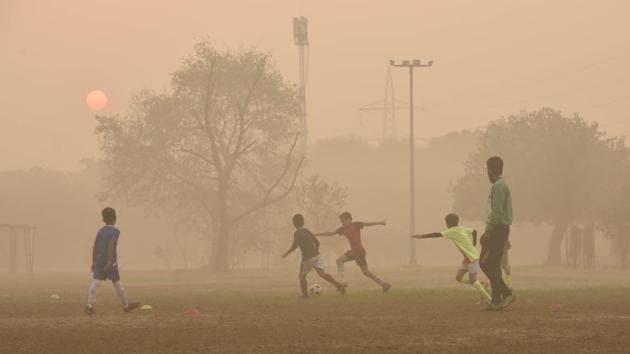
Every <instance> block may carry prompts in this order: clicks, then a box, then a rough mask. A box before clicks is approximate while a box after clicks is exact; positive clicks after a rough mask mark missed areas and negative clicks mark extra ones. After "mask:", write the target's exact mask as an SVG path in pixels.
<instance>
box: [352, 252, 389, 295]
mask: <svg viewBox="0 0 630 354" xmlns="http://www.w3.org/2000/svg"><path fill="white" fill-rule="evenodd" d="M354 261H355V262H357V265H358V266H359V268H361V272H363V275H365V276H366V277H368V278H370V279H372V280H374V281H375V282H376V284H378V285H380V286H382V287H383V292H384V293H386V292H388V291H389V289H391V287H392V286H391V285H390V284H389V283H387V282H384V281H382V280H381V279H379V278H378V277H377V276H376V274H374V273H372V272H371V271H370V270H369V269H368V265H367V257H366V253H365V251H363V252H360V253H358V254H357V255H355V259H354Z"/></svg>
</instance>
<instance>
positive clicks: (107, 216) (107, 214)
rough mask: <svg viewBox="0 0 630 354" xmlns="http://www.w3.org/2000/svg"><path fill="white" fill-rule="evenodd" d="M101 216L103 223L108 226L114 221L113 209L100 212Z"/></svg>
mask: <svg viewBox="0 0 630 354" xmlns="http://www.w3.org/2000/svg"><path fill="white" fill-rule="evenodd" d="M101 216H103V221H104V222H106V223H108V224H110V223H113V222H114V221H116V210H114V208H110V207H107V208H105V209H103V210H101Z"/></svg>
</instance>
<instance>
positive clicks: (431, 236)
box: [411, 232, 442, 238]
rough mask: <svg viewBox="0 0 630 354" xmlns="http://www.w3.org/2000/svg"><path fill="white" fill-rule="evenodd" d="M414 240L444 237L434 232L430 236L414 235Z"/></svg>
mask: <svg viewBox="0 0 630 354" xmlns="http://www.w3.org/2000/svg"><path fill="white" fill-rule="evenodd" d="M411 237H412V238H437V237H442V234H441V233H439V232H432V233H430V234H418V235H412V236H411Z"/></svg>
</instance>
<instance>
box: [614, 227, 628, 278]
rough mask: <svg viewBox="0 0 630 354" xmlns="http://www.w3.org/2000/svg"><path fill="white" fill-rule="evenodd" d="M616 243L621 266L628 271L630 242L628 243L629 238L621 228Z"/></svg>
mask: <svg viewBox="0 0 630 354" xmlns="http://www.w3.org/2000/svg"><path fill="white" fill-rule="evenodd" d="M616 241H617V252H619V253H618V257H619V266H621V268H622V269H628V252H629V251H630V249H629V247H628V246H629V243H630V242H628V236H626V233H625V232H624V230H623V229H621V228H619V231H618V232H617V240H616Z"/></svg>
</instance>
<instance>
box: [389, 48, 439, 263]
mask: <svg viewBox="0 0 630 354" xmlns="http://www.w3.org/2000/svg"><path fill="white" fill-rule="evenodd" d="M389 65H391V66H394V67H403V68H409V235H413V234H415V233H416V182H415V178H416V176H415V175H416V171H415V170H416V163H415V143H414V134H413V133H414V121H413V69H414V68H428V67H431V66H432V65H433V60H431V61H429V62H428V63H426V64H423V63H421V62H420V60H418V59H414V60H413V61H410V60H403V61H402V63H399V64H397V63H396V62H395V61H394V60H390V61H389ZM409 264H410V265H416V264H418V260H417V259H416V244H415V243H414V242H413V239H411V238H410V239H409Z"/></svg>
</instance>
